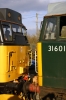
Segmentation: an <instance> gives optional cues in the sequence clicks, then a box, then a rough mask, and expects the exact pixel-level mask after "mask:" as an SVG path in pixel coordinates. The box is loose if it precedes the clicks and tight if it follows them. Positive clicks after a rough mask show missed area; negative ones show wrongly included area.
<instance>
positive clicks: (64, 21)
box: [59, 16, 66, 38]
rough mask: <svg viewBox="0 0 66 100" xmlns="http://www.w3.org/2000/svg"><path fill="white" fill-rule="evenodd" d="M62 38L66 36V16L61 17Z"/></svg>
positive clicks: (60, 33)
mask: <svg viewBox="0 0 66 100" xmlns="http://www.w3.org/2000/svg"><path fill="white" fill-rule="evenodd" d="M59 36H60V38H66V16H61V17H60V32H59Z"/></svg>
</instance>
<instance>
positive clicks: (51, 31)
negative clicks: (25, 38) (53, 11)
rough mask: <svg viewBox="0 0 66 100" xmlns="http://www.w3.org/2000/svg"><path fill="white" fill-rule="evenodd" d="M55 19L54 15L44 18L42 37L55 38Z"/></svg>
mask: <svg viewBox="0 0 66 100" xmlns="http://www.w3.org/2000/svg"><path fill="white" fill-rule="evenodd" d="M56 20H57V19H56V18H55V17H51V18H46V23H45V29H44V39H56V37H55V36H56V26H57V23H56V22H57V21H56Z"/></svg>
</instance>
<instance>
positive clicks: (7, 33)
mask: <svg viewBox="0 0 66 100" xmlns="http://www.w3.org/2000/svg"><path fill="white" fill-rule="evenodd" d="M2 28H3V33H4V40H5V41H12V32H11V27H10V24H9V23H6V22H3V23H2Z"/></svg>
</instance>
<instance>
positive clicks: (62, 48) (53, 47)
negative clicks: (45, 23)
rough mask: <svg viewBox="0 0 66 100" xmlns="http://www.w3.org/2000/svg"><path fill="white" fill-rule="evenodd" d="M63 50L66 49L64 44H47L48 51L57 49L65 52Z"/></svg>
mask: <svg viewBox="0 0 66 100" xmlns="http://www.w3.org/2000/svg"><path fill="white" fill-rule="evenodd" d="M65 50H66V47H65V46H62V45H60V46H51V45H49V46H48V51H56V52H57V51H59V52H62V51H64V52H65Z"/></svg>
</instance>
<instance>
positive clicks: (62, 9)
mask: <svg viewBox="0 0 66 100" xmlns="http://www.w3.org/2000/svg"><path fill="white" fill-rule="evenodd" d="M65 14H66V2H57V3H50V4H49V5H48V13H47V14H46V16H52V15H65Z"/></svg>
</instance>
